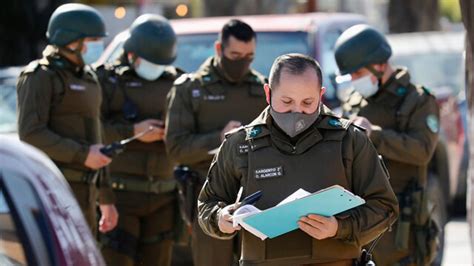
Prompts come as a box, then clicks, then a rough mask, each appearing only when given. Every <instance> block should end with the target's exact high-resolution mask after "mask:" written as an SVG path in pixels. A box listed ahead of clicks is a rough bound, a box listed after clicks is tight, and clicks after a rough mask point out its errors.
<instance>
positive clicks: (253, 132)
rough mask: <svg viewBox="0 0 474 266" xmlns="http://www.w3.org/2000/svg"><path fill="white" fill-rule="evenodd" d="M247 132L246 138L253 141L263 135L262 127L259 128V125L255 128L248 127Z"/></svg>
mask: <svg viewBox="0 0 474 266" xmlns="http://www.w3.org/2000/svg"><path fill="white" fill-rule="evenodd" d="M245 131H246V133H247V136H246V138H247V139H252V138H255V137H257V136H258V135H260V133H262V127H261V126H259V125H257V126H253V127H247V128H245Z"/></svg>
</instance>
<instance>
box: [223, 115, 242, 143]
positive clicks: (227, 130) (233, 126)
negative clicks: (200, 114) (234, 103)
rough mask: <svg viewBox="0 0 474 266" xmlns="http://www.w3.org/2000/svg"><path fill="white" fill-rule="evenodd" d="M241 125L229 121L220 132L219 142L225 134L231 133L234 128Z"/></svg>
mask: <svg viewBox="0 0 474 266" xmlns="http://www.w3.org/2000/svg"><path fill="white" fill-rule="evenodd" d="M241 125H242V123H240V122H239V121H235V120H231V121H229V123H227V125H226V126H225V127H224V129H223V130H222V131H221V141H223V140H224V138H225V133H227V132H229V131H231V130H232V129H234V128H238V127H240V126H241Z"/></svg>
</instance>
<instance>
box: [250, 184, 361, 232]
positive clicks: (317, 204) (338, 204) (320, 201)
mask: <svg viewBox="0 0 474 266" xmlns="http://www.w3.org/2000/svg"><path fill="white" fill-rule="evenodd" d="M364 203H365V200H364V199H362V198H361V197H359V196H356V195H354V194H352V193H351V192H349V191H347V190H346V189H344V188H343V187H341V186H338V185H335V186H331V187H329V188H326V189H323V190H320V191H318V192H315V193H313V194H311V195H308V196H306V197H303V198H300V199H297V200H294V201H291V202H288V203H285V204H282V205H279V206H275V207H272V208H269V209H266V210H264V211H262V212H260V213H256V214H253V215H250V216H248V217H245V218H244V219H243V221H244V222H245V223H246V224H248V225H250V226H252V227H253V228H255V229H257V230H258V231H260V232H262V233H263V234H265V235H266V236H268V237H269V238H274V237H277V236H280V235H282V234H285V233H287V232H290V231H293V230H295V229H297V228H298V223H297V222H298V220H299V219H300V218H301V217H302V216H306V215H308V214H319V215H322V216H327V217H329V216H333V215H336V214H338V213H341V212H344V211H346V210H349V209H352V208H355V207H357V206H359V205H362V204H364Z"/></svg>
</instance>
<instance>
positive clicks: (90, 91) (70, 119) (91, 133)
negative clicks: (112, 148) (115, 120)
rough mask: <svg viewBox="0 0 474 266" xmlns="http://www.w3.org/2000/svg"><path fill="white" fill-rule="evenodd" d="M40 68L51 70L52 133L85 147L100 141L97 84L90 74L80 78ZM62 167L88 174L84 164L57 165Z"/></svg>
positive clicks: (63, 70) (72, 74)
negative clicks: (53, 73) (52, 90)
mask: <svg viewBox="0 0 474 266" xmlns="http://www.w3.org/2000/svg"><path fill="white" fill-rule="evenodd" d="M39 64H40V65H42V66H45V67H47V68H48V69H50V70H52V71H54V72H55V73H56V74H57V75H56V76H55V78H54V80H53V86H54V95H53V99H52V101H51V102H52V105H51V110H50V117H49V124H48V126H49V127H50V128H51V130H52V131H54V132H56V133H58V135H61V136H63V137H66V138H70V139H74V141H77V142H79V143H81V144H84V145H87V146H89V145H93V144H97V143H101V142H102V135H101V121H100V104H101V101H102V93H101V88H100V85H99V84H98V82H97V80H96V79H95V77H94V76H93V75H94V74H93V73H91V72H84V73H83V74H82V75H78V74H76V73H73V72H72V71H70V70H66V69H57V68H54V69H53V68H51V67H50V66H49V65H48V64H47V63H45V62H44V61H43V60H40V62H39ZM56 163H57V164H58V165H59V166H61V167H66V168H73V169H77V170H84V171H88V170H89V169H88V168H87V167H85V166H84V165H83V164H65V163H58V162H56Z"/></svg>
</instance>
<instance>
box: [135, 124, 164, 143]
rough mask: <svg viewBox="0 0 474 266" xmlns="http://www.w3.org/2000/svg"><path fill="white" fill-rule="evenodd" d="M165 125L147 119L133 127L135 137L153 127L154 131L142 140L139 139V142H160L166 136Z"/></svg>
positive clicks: (141, 138) (142, 137)
mask: <svg viewBox="0 0 474 266" xmlns="http://www.w3.org/2000/svg"><path fill="white" fill-rule="evenodd" d="M164 125H165V123H164V122H163V121H161V120H158V119H146V120H143V121H141V122H140V123H136V124H135V125H133V133H134V135H137V134H140V133H141V132H144V131H146V130H148V129H149V128H150V127H151V128H153V130H151V131H149V132H148V133H146V134H145V135H143V136H141V137H140V138H138V140H140V141H142V142H146V143H149V142H154V141H159V140H162V139H163V137H164V135H165V129H164Z"/></svg>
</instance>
